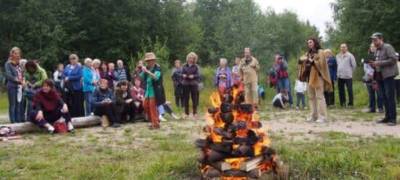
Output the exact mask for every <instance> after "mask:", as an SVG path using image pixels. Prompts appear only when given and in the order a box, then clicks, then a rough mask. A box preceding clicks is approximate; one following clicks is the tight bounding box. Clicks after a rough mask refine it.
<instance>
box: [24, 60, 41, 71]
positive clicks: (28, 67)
mask: <svg viewBox="0 0 400 180" xmlns="http://www.w3.org/2000/svg"><path fill="white" fill-rule="evenodd" d="M37 69H38V66H37V64H36V63H35V61H32V60H31V61H28V62H27V63H26V64H25V70H26V71H27V72H28V73H29V74H34V73H36V71H37Z"/></svg>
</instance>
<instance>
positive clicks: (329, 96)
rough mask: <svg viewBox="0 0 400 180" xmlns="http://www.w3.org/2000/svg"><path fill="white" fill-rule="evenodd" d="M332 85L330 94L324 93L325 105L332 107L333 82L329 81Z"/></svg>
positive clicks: (333, 102)
mask: <svg viewBox="0 0 400 180" xmlns="http://www.w3.org/2000/svg"><path fill="white" fill-rule="evenodd" d="M331 83H332V92H324V96H325V101H326V105H328V106H332V105H335V81H331Z"/></svg>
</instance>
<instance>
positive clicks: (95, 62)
mask: <svg viewBox="0 0 400 180" xmlns="http://www.w3.org/2000/svg"><path fill="white" fill-rule="evenodd" d="M100 65H101V61H100V59H94V60H93V62H92V66H93V68H95V69H98V68H100Z"/></svg>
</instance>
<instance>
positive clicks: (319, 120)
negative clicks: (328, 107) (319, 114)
mask: <svg viewBox="0 0 400 180" xmlns="http://www.w3.org/2000/svg"><path fill="white" fill-rule="evenodd" d="M315 122H316V123H325V122H326V121H325V120H324V119H317V120H316V121H315Z"/></svg>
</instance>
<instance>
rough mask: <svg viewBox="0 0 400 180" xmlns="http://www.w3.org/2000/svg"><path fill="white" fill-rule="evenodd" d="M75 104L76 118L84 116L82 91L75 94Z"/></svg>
mask: <svg viewBox="0 0 400 180" xmlns="http://www.w3.org/2000/svg"><path fill="white" fill-rule="evenodd" d="M77 94H78V95H77V104H78V108H79V109H78V116H79V117H82V116H85V108H84V99H85V97H84V96H83V91H82V90H80V91H78V93H77Z"/></svg>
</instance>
